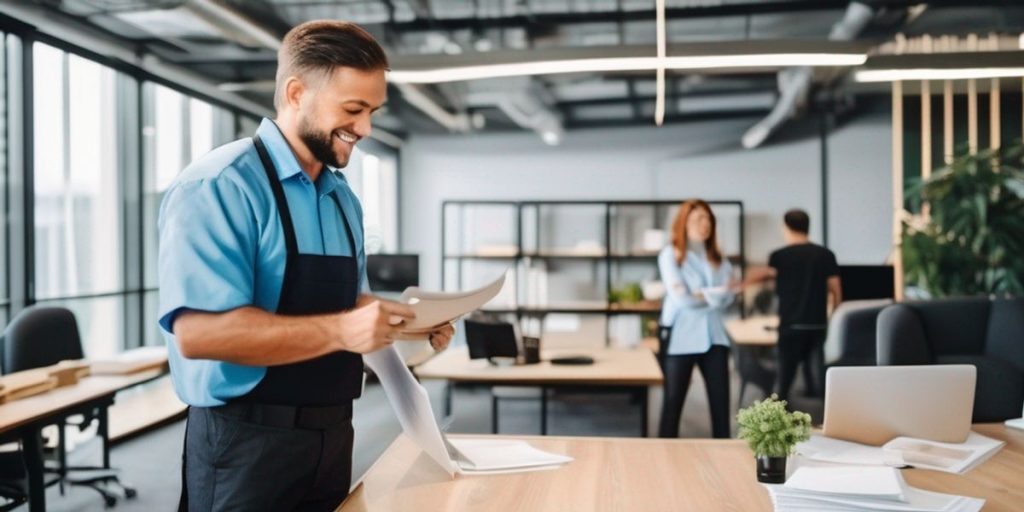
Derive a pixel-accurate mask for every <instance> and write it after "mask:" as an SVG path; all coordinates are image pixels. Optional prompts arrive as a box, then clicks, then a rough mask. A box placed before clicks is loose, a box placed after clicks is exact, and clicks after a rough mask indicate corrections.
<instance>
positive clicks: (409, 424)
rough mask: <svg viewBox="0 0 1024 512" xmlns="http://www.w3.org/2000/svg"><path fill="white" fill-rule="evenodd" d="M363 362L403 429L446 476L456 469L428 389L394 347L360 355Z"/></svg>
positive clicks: (453, 473) (452, 473)
mask: <svg viewBox="0 0 1024 512" xmlns="http://www.w3.org/2000/svg"><path fill="white" fill-rule="evenodd" d="M363 361H364V362H365V363H366V365H367V366H369V367H370V369H371V370H373V373H375V374H376V375H377V378H378V379H380V383H381V386H383V387H384V393H385V394H386V395H387V397H388V401H389V402H391V408H392V409H394V411H395V415H397V416H398V422H399V423H401V425H402V431H403V432H405V435H407V436H409V438H410V439H412V440H413V442H415V443H416V445H417V446H419V447H420V448H421V449H422V450H423V451H424V452H426V454H427V455H428V456H429V457H430V458H431V459H434V461H435V462H437V464H438V465H439V466H441V468H443V469H444V470H445V471H447V472H448V474H449V475H453V476H454V475H455V473H456V472H457V471H458V468H456V466H455V463H454V462H452V460H451V458H450V457H449V456H448V449H447V448H446V447H445V444H444V441H443V440H442V438H441V429H439V428H437V423H436V422H435V420H434V411H433V409H432V408H431V407H430V397H429V396H428V395H427V390H426V388H424V387H423V386H422V385H421V384H420V383H419V382H416V379H415V378H413V376H412V373H410V372H409V368H407V367H406V366H405V363H403V362H402V358H401V357H399V355H398V351H396V350H395V347H393V346H390V347H386V348H383V349H381V350H378V351H376V352H373V353H370V354H366V355H364V356H363Z"/></svg>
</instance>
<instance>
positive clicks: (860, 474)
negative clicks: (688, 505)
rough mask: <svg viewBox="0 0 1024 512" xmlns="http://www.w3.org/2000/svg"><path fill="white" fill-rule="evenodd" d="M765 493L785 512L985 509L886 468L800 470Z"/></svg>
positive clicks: (957, 511) (971, 511)
mask: <svg viewBox="0 0 1024 512" xmlns="http://www.w3.org/2000/svg"><path fill="white" fill-rule="evenodd" d="M765 487H766V488H767V489H768V494H769V495H770V496H771V499H772V504H773V505H774V506H775V510H776V511H779V512H783V511H804V510H806V511H812V510H813V511H817V512H830V511H844V512H845V511H850V512H853V511H876V510H877V511H891V512H977V511H979V510H981V507H982V506H984V504H985V500H983V499H979V498H971V497H967V496H956V495H952V494H942V493H937V492H931V491H925V490H922V489H917V488H914V487H911V486H909V485H907V483H906V481H905V480H904V479H903V475H901V474H900V473H899V471H897V470H896V469H895V468H886V467H865V466H856V467H855V466H848V467H834V466H833V467H816V466H808V467H800V468H798V469H797V470H796V471H795V472H794V473H793V475H792V476H790V477H789V479H788V480H787V481H786V483H785V484H782V485H769V484H765Z"/></svg>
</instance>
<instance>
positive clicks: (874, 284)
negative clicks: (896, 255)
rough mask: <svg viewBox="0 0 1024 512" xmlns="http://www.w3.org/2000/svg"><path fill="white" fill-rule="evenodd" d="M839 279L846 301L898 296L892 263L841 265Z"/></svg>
mask: <svg viewBox="0 0 1024 512" xmlns="http://www.w3.org/2000/svg"><path fill="white" fill-rule="evenodd" d="M839 280H840V281H841V282H842V284H843V300H844V301H847V300H867V299H892V298H894V297H895V296H896V290H895V285H894V280H893V268H892V266H891V265H839Z"/></svg>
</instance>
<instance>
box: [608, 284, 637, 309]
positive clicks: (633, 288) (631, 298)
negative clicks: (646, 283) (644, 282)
mask: <svg viewBox="0 0 1024 512" xmlns="http://www.w3.org/2000/svg"><path fill="white" fill-rule="evenodd" d="M642 300H644V292H643V288H641V287H640V285H639V284H638V283H629V284H626V285H624V286H623V287H622V288H612V289H611V291H610V292H609V293H608V302H610V303H613V304H614V303H616V302H619V303H623V304H635V303H637V302H640V301H642Z"/></svg>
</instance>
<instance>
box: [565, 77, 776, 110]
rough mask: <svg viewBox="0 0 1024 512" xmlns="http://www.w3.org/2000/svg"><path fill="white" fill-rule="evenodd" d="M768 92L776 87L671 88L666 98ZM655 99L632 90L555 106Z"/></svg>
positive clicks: (611, 103)
mask: <svg viewBox="0 0 1024 512" xmlns="http://www.w3.org/2000/svg"><path fill="white" fill-rule="evenodd" d="M669 83H671V80H669ZM630 89H634V88H632V87H631V88H630ZM768 92H771V93H774V92H775V88H774V87H751V88H743V89H732V90H729V89H724V90H721V91H713V90H709V91H707V92H704V91H699V92H687V93H685V94H678V93H677V92H676V93H674V91H673V89H672V88H669V89H668V91H667V93H666V96H667V99H668V100H669V101H672V100H679V99H682V98H689V97H694V98H703V97H718V96H736V95H744V94H761V93H768ZM655 99H656V98H655V97H654V96H648V95H637V94H636V91H635V90H630V92H629V94H628V95H627V96H616V97H613V98H588V99H585V100H558V101H555V105H558V106H559V107H590V106H599V105H619V104H623V103H634V104H635V106H636V105H639V104H641V103H644V102H651V101H654V100H655ZM637 108H638V107H637Z"/></svg>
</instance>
